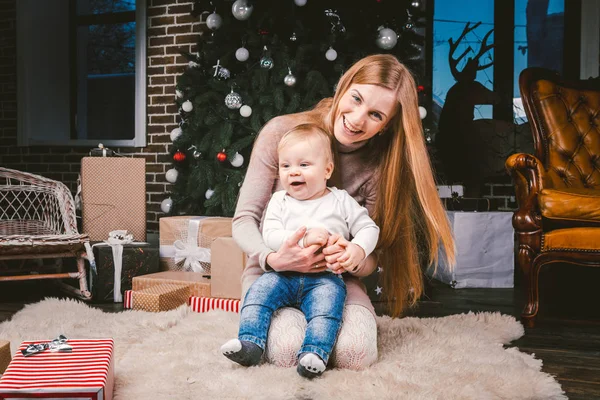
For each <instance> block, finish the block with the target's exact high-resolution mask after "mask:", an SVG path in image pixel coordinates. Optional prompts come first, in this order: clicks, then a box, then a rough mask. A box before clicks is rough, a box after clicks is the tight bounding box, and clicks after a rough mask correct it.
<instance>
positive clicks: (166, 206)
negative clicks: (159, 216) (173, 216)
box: [160, 197, 173, 214]
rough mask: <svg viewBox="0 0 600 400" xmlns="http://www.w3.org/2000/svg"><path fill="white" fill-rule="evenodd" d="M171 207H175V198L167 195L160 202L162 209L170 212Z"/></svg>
mask: <svg viewBox="0 0 600 400" xmlns="http://www.w3.org/2000/svg"><path fill="white" fill-rule="evenodd" d="M171 207H173V200H171V198H170V197H167V198H166V199H164V200H163V201H162V202H161V203H160V209H161V211H162V212H164V213H165V214H168V213H169V212H170V211H171Z"/></svg>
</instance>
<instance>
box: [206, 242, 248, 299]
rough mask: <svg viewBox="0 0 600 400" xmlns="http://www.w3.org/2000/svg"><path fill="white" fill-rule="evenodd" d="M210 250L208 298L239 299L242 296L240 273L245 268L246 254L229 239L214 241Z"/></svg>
mask: <svg viewBox="0 0 600 400" xmlns="http://www.w3.org/2000/svg"><path fill="white" fill-rule="evenodd" d="M210 249H211V257H212V274H211V282H210V297H219V298H223V299H239V298H240V297H241V296H242V272H243V271H244V267H245V266H246V254H244V252H243V251H242V249H240V248H239V246H238V245H237V244H236V243H235V241H234V240H233V238H230V237H220V238H217V239H215V240H214V241H213V242H212V245H211V247H210Z"/></svg>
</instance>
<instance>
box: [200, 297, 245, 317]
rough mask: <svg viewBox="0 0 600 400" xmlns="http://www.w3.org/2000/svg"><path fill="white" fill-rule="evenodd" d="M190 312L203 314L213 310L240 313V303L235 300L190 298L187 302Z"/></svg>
mask: <svg viewBox="0 0 600 400" xmlns="http://www.w3.org/2000/svg"><path fill="white" fill-rule="evenodd" d="M188 304H189V305H190V307H191V309H192V311H194V312H197V313H203V312H207V311H210V310H214V309H219V310H223V311H231V312H236V313H239V312H240V301H239V300H235V299H215V298H212V297H197V296H192V297H190V300H189V301H188Z"/></svg>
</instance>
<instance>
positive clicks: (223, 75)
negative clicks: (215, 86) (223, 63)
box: [217, 67, 231, 81]
mask: <svg viewBox="0 0 600 400" xmlns="http://www.w3.org/2000/svg"><path fill="white" fill-rule="evenodd" d="M230 76H231V72H229V70H228V69H227V68H224V67H221V68H219V72H217V78H219V79H220V80H223V81H224V80H226V79H229V77H230Z"/></svg>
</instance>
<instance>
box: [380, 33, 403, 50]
mask: <svg viewBox="0 0 600 400" xmlns="http://www.w3.org/2000/svg"><path fill="white" fill-rule="evenodd" d="M375 42H376V43H377V46H378V47H379V48H381V49H384V50H390V49H393V48H394V46H395V45H396V43H398V35H397V34H396V32H394V30H392V29H390V28H381V29H380V30H379V35H378V36H377V40H376V41H375Z"/></svg>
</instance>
